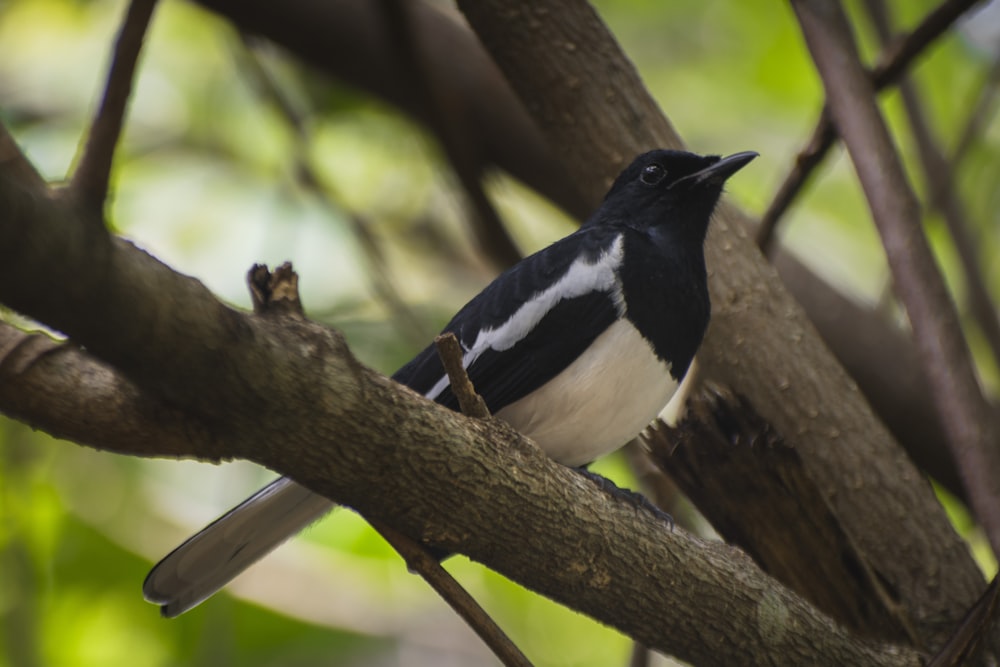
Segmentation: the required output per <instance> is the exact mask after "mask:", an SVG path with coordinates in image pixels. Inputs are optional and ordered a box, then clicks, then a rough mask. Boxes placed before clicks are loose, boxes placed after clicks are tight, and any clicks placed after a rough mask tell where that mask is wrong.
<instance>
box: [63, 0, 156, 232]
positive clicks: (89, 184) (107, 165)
mask: <svg viewBox="0 0 1000 667" xmlns="http://www.w3.org/2000/svg"><path fill="white" fill-rule="evenodd" d="M155 7H156V0H132V2H130V3H129V6H128V10H127V11H126V13H125V18H124V20H123V21H122V27H121V30H119V32H118V38H117V39H116V40H115V50H114V55H113V56H112V59H111V67H110V69H109V71H108V80H107V84H106V85H105V87H104V97H103V99H102V100H101V106H100V108H99V109H98V111H97V115H95V116H94V120H93V123H92V124H91V126H90V132H88V133H87V143H86V145H85V147H84V150H83V155H82V156H81V157H80V162H79V164H78V165H77V167H76V171H75V172H74V173H73V177H72V179H71V181H70V191H71V192H72V193H73V196H75V197H78V198H79V199H80V202H81V203H83V204H84V205H85V206H86V207H87V208H88V209H89V210H90V211H91V212H92V214H93V215H94V216H98V217H99V216H101V215H102V213H103V208H104V201H105V200H106V199H107V197H108V183H109V181H110V179H111V162H112V160H113V159H114V154H115V147H116V146H117V145H118V137H119V136H120V135H121V132H122V125H123V123H124V120H125V109H126V107H127V106H128V99H129V97H130V96H131V94H132V78H133V76H134V75H135V66H136V63H137V61H138V60H139V51H140V50H141V49H142V41H143V38H144V37H145V35H146V29H147V28H148V27H149V21H150V19H151V18H152V16H153V9H154V8H155Z"/></svg>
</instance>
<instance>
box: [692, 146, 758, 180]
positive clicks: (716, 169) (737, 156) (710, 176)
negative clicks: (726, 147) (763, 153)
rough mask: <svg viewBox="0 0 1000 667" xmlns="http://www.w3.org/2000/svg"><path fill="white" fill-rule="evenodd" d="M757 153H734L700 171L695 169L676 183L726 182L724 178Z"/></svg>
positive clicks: (740, 167) (748, 161) (746, 163)
mask: <svg viewBox="0 0 1000 667" xmlns="http://www.w3.org/2000/svg"><path fill="white" fill-rule="evenodd" d="M757 155H758V154H757V153H755V152H754V151H744V152H742V153H734V154H733V155H729V156H727V157H724V158H721V159H720V160H719V161H718V162H716V163H715V164H713V165H710V166H708V167H705V168H704V169H702V170H701V171H696V172H695V173H693V174H691V175H690V176H687V177H685V178H682V179H681V180H679V181H677V183H690V184H698V185H709V184H711V185H722V184H723V183H725V182H726V179H728V178H729V177H730V176H732V175H733V174H735V173H736V172H738V171H739V170H740V169H742V168H743V167H745V166H747V165H748V164H749V163H750V161H751V160H753V159H754V158H755V157H757Z"/></svg>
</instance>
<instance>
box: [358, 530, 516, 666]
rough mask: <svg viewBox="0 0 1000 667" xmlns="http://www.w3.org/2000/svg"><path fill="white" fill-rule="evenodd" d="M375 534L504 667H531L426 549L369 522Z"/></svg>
mask: <svg viewBox="0 0 1000 667" xmlns="http://www.w3.org/2000/svg"><path fill="white" fill-rule="evenodd" d="M368 522H369V523H370V524H371V525H372V527H373V528H375V530H377V531H378V533H379V534H380V535H381V536H382V537H383V538H384V539H385V541H386V542H388V543H389V544H390V545H391V546H392V548H393V549H395V550H396V551H397V552H398V553H399V555H400V556H402V557H403V560H405V561H406V565H407V567H408V568H409V569H410V571H411V572H416V573H417V574H419V575H420V576H421V577H423V579H424V581H426V582H427V583H428V584H430V586H431V588H433V589H434V590H435V591H436V592H437V593H438V595H440V596H441V597H442V598H444V600H445V602H447V603H448V605H449V606H450V607H451V608H452V609H454V610H455V612H456V613H457V614H458V615H459V616H461V617H462V619H464V620H465V622H466V623H468V624H469V626H470V627H471V628H472V629H473V630H474V631H475V632H476V634H477V635H479V637H480V639H482V640H483V641H484V642H485V643H486V645H487V646H489V647H490V649H491V650H492V651H493V653H494V654H496V656H497V657H498V658H500V661H501V662H502V663H503V664H504V665H508V666H512V667H531V662H530V661H529V660H528V658H527V657H526V656H525V655H524V654H523V653H522V652H521V650H520V649H519V648H517V646H515V645H514V642H512V641H511V640H510V638H509V637H508V636H507V635H506V634H504V632H503V630H501V629H500V627H499V626H498V625H497V624H496V623H495V622H494V621H493V619H492V618H490V616H489V614H487V613H486V611H485V610H484V609H483V608H482V607H481V606H479V603H477V602H476V601H475V599H474V598H473V597H472V596H471V595H469V592H468V591H466V590H465V589H464V588H462V587H461V586H460V585H459V583H458V582H457V581H455V579H454V578H453V577H452V576H451V575H450V574H449V573H448V571H447V570H445V569H444V568H443V567H441V562H440V561H439V560H438V559H437V558H435V557H434V556H433V555H432V554H431V553H430V552H429V551H428V550H427V548H426V547H425V546H423V545H422V544H420V543H418V542H415V541H414V540H412V539H410V538H409V537H407V536H406V535H404V534H402V533H400V532H399V531H397V530H395V529H393V528H392V527H391V526H388V525H386V524H384V523H382V522H381V521H376V520H372V519H368Z"/></svg>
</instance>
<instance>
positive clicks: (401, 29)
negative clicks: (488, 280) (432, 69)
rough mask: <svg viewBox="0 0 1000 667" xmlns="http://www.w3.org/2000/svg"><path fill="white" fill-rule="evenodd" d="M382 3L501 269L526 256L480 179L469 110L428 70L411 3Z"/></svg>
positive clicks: (410, 77)
mask: <svg viewBox="0 0 1000 667" xmlns="http://www.w3.org/2000/svg"><path fill="white" fill-rule="evenodd" d="M381 7H382V13H383V15H384V16H385V24H386V29H387V30H388V31H389V33H390V40H389V43H390V44H393V45H394V47H395V50H396V52H397V53H396V56H397V58H396V59H397V62H398V64H399V67H400V69H401V70H402V71H403V72H404V76H403V77H402V79H403V81H406V82H408V83H409V85H410V87H411V89H412V93H413V99H415V100H419V104H421V105H422V106H423V107H424V108H425V109H426V112H427V113H426V116H427V117H428V118H430V119H431V125H432V126H433V127H434V129H435V131H436V133H437V135H438V137H439V138H440V139H441V144H442V147H443V148H444V152H445V154H446V155H447V156H448V160H449V161H450V162H451V165H452V167H453V169H454V172H455V174H456V175H457V176H458V180H459V183H461V185H462V188H463V189H464V190H465V194H466V197H467V198H468V201H469V204H470V208H471V212H472V214H473V215H472V220H471V222H472V223H473V224H472V231H473V233H474V234H475V236H476V240H477V241H478V243H479V248H480V250H481V251H482V252H483V254H484V255H486V256H487V257H488V258H489V259H490V260H491V261H492V262H494V263H495V264H496V265H497V266H499V267H501V268H506V267H508V266H511V265H513V264H515V263H517V262H518V260H520V259H521V251H520V250H518V248H517V245H516V244H515V243H514V240H513V239H512V238H511V236H510V234H509V233H508V232H507V228H506V227H505V226H504V224H503V220H501V219H500V215H499V214H498V213H497V212H496V209H495V208H493V204H491V203H490V200H489V197H487V196H486V192H485V191H484V190H483V186H482V183H481V181H480V179H481V178H482V173H481V172H480V170H479V168H478V167H477V165H478V164H481V161H480V160H478V159H477V158H476V156H474V155H471V154H470V150H471V146H470V145H469V144H468V142H466V141H464V140H463V139H462V137H463V133H462V132H460V131H458V128H460V127H461V125H462V123H463V122H465V119H464V114H462V113H461V112H460V111H459V110H457V109H455V108H454V104H453V103H450V102H449V100H448V99H447V98H445V97H444V96H443V95H441V94H440V93H439V91H438V89H437V87H436V86H435V85H434V78H433V77H431V76H429V75H428V74H427V72H426V70H425V66H424V59H423V58H422V57H421V51H420V49H419V46H418V44H417V31H416V27H415V26H414V24H413V21H412V20H411V14H410V10H409V9H408V6H407V3H406V2H402V1H401V0H382V1H381Z"/></svg>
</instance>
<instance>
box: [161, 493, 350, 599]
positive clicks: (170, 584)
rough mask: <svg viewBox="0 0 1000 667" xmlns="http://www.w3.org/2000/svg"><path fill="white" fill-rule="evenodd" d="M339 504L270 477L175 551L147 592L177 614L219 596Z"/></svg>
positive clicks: (164, 561)
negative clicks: (253, 567) (239, 575)
mask: <svg viewBox="0 0 1000 667" xmlns="http://www.w3.org/2000/svg"><path fill="white" fill-rule="evenodd" d="M333 507H334V504H333V503H332V502H331V501H329V500H327V499H326V498H324V497H323V496H320V495H317V494H315V493H313V492H311V491H309V490H308V489H306V488H305V487H303V486H299V485H298V484H296V483H295V482H293V481H292V480H290V479H287V478H285V477H282V478H280V479H277V480H275V481H274V482H271V483H270V484H268V485H267V486H265V487H264V488H263V489H261V490H260V491H258V492H257V493H255V494H254V495H252V496H250V497H249V498H247V499H246V500H244V501H243V502H242V503H240V504H239V505H237V506H236V507H234V508H233V509H232V510H230V511H229V512H227V513H226V514H225V515H223V516H222V517H220V518H219V519H217V520H216V521H214V522H213V523H211V524H209V525H208V526H206V527H205V528H203V529H202V530H201V531H200V532H198V533H197V534H196V535H194V536H193V537H191V538H189V539H188V540H187V541H186V542H184V543H183V544H181V545H180V546H179V547H177V548H176V549H174V550H173V551H171V552H170V553H169V554H167V556H166V557H165V558H164V559H163V560H161V561H160V562H159V563H157V565H156V567H154V568H153V569H152V570H151V571H150V573H149V574H148V575H147V576H146V581H145V582H143V584H142V592H143V595H144V596H145V598H146V599H147V600H149V601H150V602H155V603H156V604H159V605H161V611H162V612H163V615H164V616H167V617H169V618H172V617H174V616H177V615H179V614H183V613H184V612H185V611H187V610H188V609H191V608H192V607H194V606H196V605H198V604H200V603H201V602H202V601H204V600H206V599H207V598H209V597H211V596H212V595H214V594H215V593H216V592H218V591H219V590H220V589H221V588H222V587H223V586H225V585H226V584H228V583H229V582H230V581H232V580H233V579H234V578H235V577H236V576H237V575H238V574H240V573H241V572H243V570H245V569H247V568H248V567H250V566H251V565H253V564H254V563H256V562H257V561H258V560H260V559H261V558H263V557H264V556H266V555H267V554H269V553H270V552H271V551H272V550H274V548H275V547H277V546H278V545H280V544H281V543H282V542H284V541H285V540H287V539H288V538H290V537H292V536H293V535H295V534H296V533H298V532H299V531H301V530H302V529H303V528H305V527H306V526H308V525H309V524H311V523H313V522H314V521H316V520H317V519H319V518H320V517H321V516H323V515H324V514H326V513H327V512H329V511H330V510H331V509H332V508H333Z"/></svg>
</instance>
